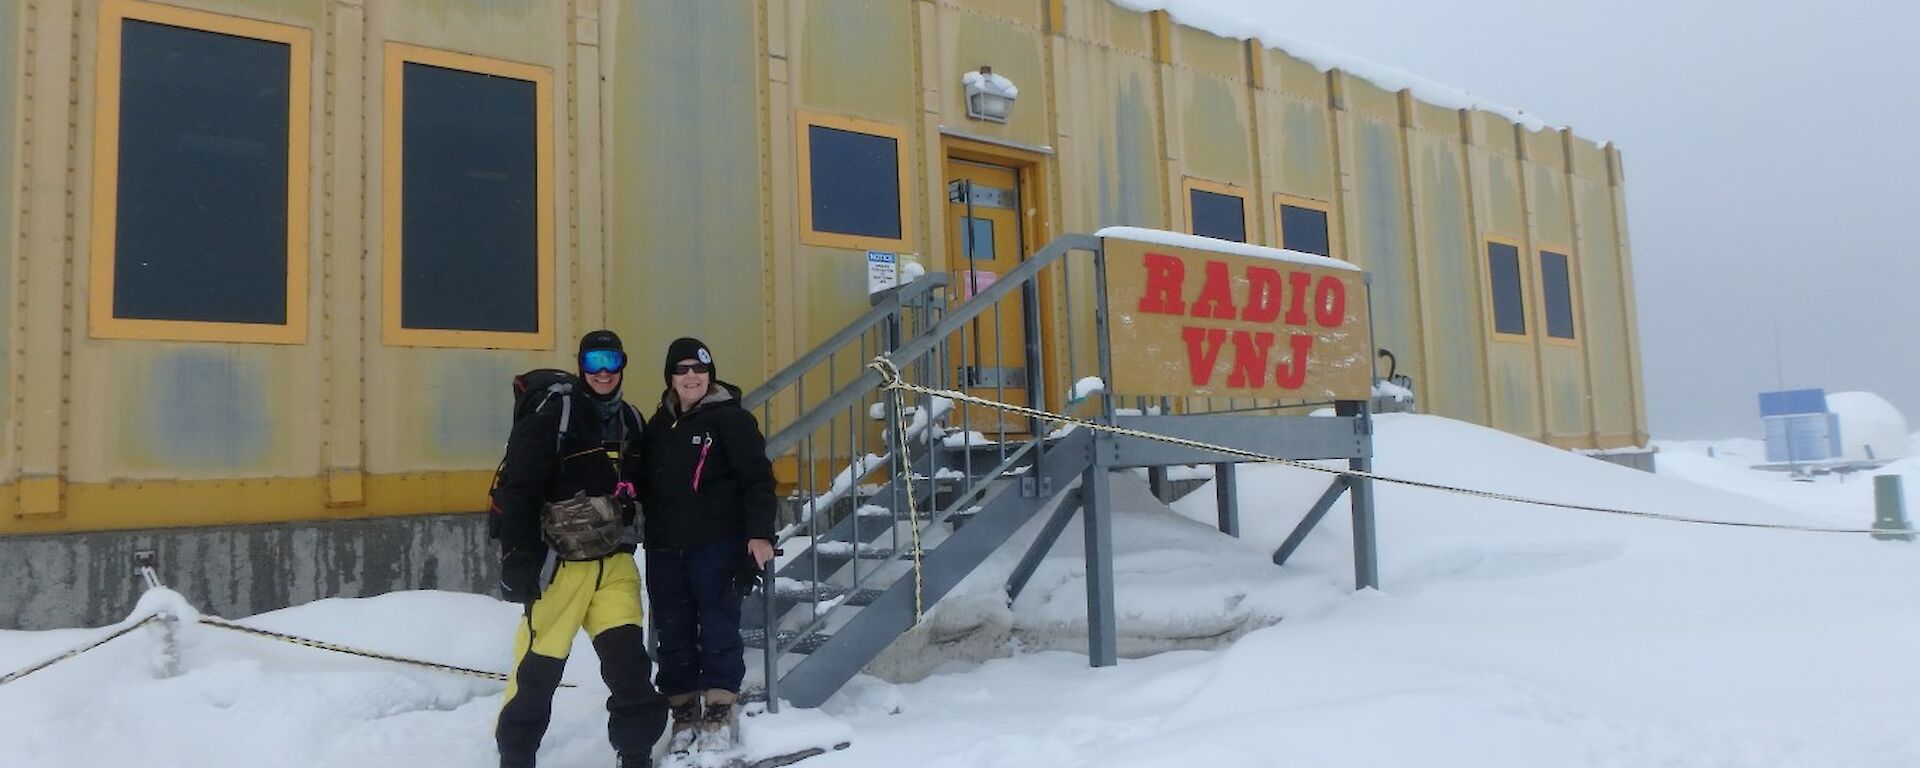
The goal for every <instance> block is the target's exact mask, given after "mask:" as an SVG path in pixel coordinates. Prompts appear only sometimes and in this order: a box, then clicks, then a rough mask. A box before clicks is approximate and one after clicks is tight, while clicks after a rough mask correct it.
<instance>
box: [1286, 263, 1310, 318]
mask: <svg viewBox="0 0 1920 768" xmlns="http://www.w3.org/2000/svg"><path fill="white" fill-rule="evenodd" d="M1287 285H1288V286H1289V287H1291V288H1293V301H1292V302H1291V303H1289V304H1288V305H1287V325H1306V324H1307V289H1309V288H1312V287H1313V275H1310V274H1307V273H1305V272H1288V273H1287Z"/></svg>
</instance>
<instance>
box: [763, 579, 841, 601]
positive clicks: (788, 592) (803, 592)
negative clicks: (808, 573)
mask: <svg viewBox="0 0 1920 768" xmlns="http://www.w3.org/2000/svg"><path fill="white" fill-rule="evenodd" d="M846 593H847V589H846V588H845V587H838V586H834V585H832V584H822V583H820V582H817V581H816V582H814V583H813V586H812V587H811V588H809V587H808V586H807V585H805V584H801V585H797V586H785V587H781V588H780V589H778V590H776V591H775V592H774V593H773V597H774V599H776V600H784V601H787V602H792V603H810V602H813V601H814V600H816V599H817V600H820V601H822V602H825V601H827V600H832V599H834V598H836V597H839V596H841V595H844V594H846Z"/></svg>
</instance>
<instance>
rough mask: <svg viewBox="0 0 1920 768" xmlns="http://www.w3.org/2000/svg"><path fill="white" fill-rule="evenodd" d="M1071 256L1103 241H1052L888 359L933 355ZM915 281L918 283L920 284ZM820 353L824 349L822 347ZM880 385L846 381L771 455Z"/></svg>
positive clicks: (770, 451)
mask: <svg viewBox="0 0 1920 768" xmlns="http://www.w3.org/2000/svg"><path fill="white" fill-rule="evenodd" d="M1069 251H1093V252H1095V253H1098V252H1099V251H1100V238H1097V237H1094V236H1092V235H1063V236H1061V237H1059V238H1057V239H1055V240H1054V241H1053V242H1051V243H1048V244H1047V247H1045V248H1042V249H1040V252H1039V253H1037V254H1034V256H1033V258H1031V259H1028V260H1026V261H1024V262H1021V263H1020V266H1018V267H1015V268H1014V269H1012V270H1010V271H1008V272H1007V274H1006V275H1004V276H1002V277H1001V278H1000V279H999V280H998V281H996V282H995V283H994V284H993V285H990V286H987V287H986V288H985V289H983V290H981V291H980V292H979V293H976V294H974V295H973V298H971V299H968V300H967V301H965V302H963V303H962V304H960V306H957V307H954V308H953V309H951V310H949V311H948V312H947V315H946V317H945V318H943V319H942V320H941V321H940V324H939V325H937V326H935V327H934V328H932V329H931V330H928V331H926V332H923V333H921V334H920V335H918V336H915V337H914V338H913V339H912V340H910V341H907V342H905V343H904V344H901V345H900V347H899V348H898V349H895V350H893V351H892V352H891V353H889V354H888V355H887V357H888V359H891V360H913V359H916V358H918V357H920V356H921V355H925V354H927V353H928V352H931V351H932V350H933V348H934V347H936V346H939V345H940V344H941V343H942V342H943V341H945V340H946V338H947V337H949V336H952V335H953V334H955V333H958V332H959V331H960V330H961V329H962V328H963V327H965V326H966V325H967V323H969V322H971V321H972V320H973V319H974V318H976V317H979V316H980V315H982V314H985V313H986V311H987V310H989V309H991V308H993V307H994V306H995V305H996V304H998V303H999V301H1000V299H1002V298H1005V297H1006V295H1007V294H1009V293H1012V292H1014V291H1015V290H1018V289H1019V288H1020V287H1021V286H1022V285H1024V284H1026V282H1027V281H1029V280H1032V279H1033V278H1034V277H1035V276H1037V275H1039V274H1040V270H1042V269H1045V268H1047V267H1048V266H1049V265H1051V264H1053V262H1055V261H1058V260H1059V259H1060V257H1062V256H1065V255H1066V254H1067V253H1068V252H1069ZM914 282H919V281H918V280H916V281H914ZM822 348H825V347H824V346H823V347H822ZM816 351H818V350H816ZM880 384H881V378H880V374H879V373H878V372H876V371H874V370H873V369H871V368H863V369H862V370H861V374H860V376H859V377H858V378H856V379H854V380H852V381H849V382H847V385H846V386H844V387H842V388H841V389H840V391H839V392H835V393H834V394H832V395H830V396H828V397H827V399H826V400H823V401H821V402H820V404H819V405H817V406H815V407H814V409H813V410H812V411H810V412H808V413H807V414H806V415H804V416H801V417H800V418H798V419H795V420H794V421H793V422H792V423H790V424H788V425H787V426H786V427H784V428H782V429H781V430H780V431H778V432H775V433H774V434H772V435H769V436H768V437H767V455H768V456H779V455H782V454H784V453H786V452H787V449H789V448H791V447H793V446H794V445H795V444H797V443H799V442H800V440H801V438H804V437H806V436H807V435H810V434H812V433H813V431H814V430H815V429H818V428H820V426H821V425H823V424H825V423H827V422H828V421H830V420H832V419H833V418H834V417H835V416H838V415H839V414H840V413H841V412H842V411H845V410H846V409H847V408H848V407H849V406H851V405H853V404H854V403H856V402H859V401H860V400H861V399H863V398H865V397H866V396H867V395H869V394H871V393H872V392H873V391H874V390H877V389H879V388H880Z"/></svg>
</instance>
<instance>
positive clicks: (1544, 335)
mask: <svg viewBox="0 0 1920 768" xmlns="http://www.w3.org/2000/svg"><path fill="white" fill-rule="evenodd" d="M1548 253H1551V254H1555V255H1558V256H1564V257H1566V259H1567V312H1568V313H1569V314H1571V315H1572V317H1573V338H1571V339H1569V338H1563V337H1560V336H1555V335H1553V334H1551V333H1548V332H1547V272H1546V269H1545V268H1544V267H1543V266H1542V265H1541V261H1542V255H1543V254H1548ZM1533 272H1534V284H1535V285H1537V286H1539V287H1540V290H1539V291H1538V293H1539V294H1540V300H1539V301H1538V302H1536V304H1538V306H1539V315H1540V340H1541V341H1543V342H1545V343H1548V344H1552V345H1554V346H1559V347H1572V348H1576V349H1577V348H1579V347H1580V345H1581V344H1582V342H1583V341H1584V340H1585V339H1586V336H1587V334H1586V329H1585V328H1584V327H1582V326H1583V325H1584V324H1583V323H1581V322H1580V262H1579V261H1578V260H1576V259H1575V257H1574V255H1573V249H1572V248H1567V247H1565V246H1561V245H1559V244H1558V243H1546V244H1543V245H1541V246H1539V247H1538V248H1535V249H1534V251H1533Z"/></svg>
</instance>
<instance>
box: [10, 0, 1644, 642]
mask: <svg viewBox="0 0 1920 768" xmlns="http://www.w3.org/2000/svg"><path fill="white" fill-rule="evenodd" d="M982 67H991V72H992V77H989V78H980V77H974V78H969V75H970V74H976V75H977V74H978V72H979V71H980V70H981V68H982ZM1001 78H1004V80H1005V81H1006V82H1010V83H1011V84H1013V85H1014V86H1015V87H1016V88H1017V90H1018V94H1017V98H1016V99H1015V100H1014V102H1013V107H1012V109H1011V112H1010V114H1009V115H1008V116H1007V117H1006V118H1005V119H1004V121H996V120H991V119H978V118H976V117H970V116H969V111H968V96H967V89H968V86H967V80H969V79H972V80H975V81H976V82H981V81H984V82H989V83H1000V82H1002V81H1001ZM0 83H4V84H5V85H6V91H5V93H6V94H7V96H6V98H4V99H0V174H5V178H6V179H7V180H8V183H5V184H0V211H4V212H6V215H7V216H8V218H7V219H5V221H6V227H5V228H4V229H3V230H0V232H3V233H4V234H5V237H0V266H3V267H4V270H5V272H4V275H0V291H3V292H5V296H4V299H5V301H4V302H3V303H4V305H5V306H7V307H8V308H9V309H10V317H11V323H10V324H9V326H8V332H7V334H5V335H4V337H0V338H4V344H5V349H4V352H5V354H3V355H0V365H5V366H6V367H7V371H6V375H3V376H0V402H3V403H4V404H5V406H6V411H5V417H4V421H3V422H0V423H4V425H5V429H6V432H7V435H8V436H9V439H8V440H7V441H5V442H4V443H0V483H4V486H5V492H4V493H0V553H7V552H12V553H13V554H16V555H19V556H21V557H27V558H29V559H30V560H31V559H33V558H39V561H38V562H41V563H42V565H44V566H45V567H48V568H52V569H54V571H55V572H58V573H64V574H66V576H63V577H56V578H55V579H54V580H53V581H52V582H49V584H51V583H54V582H60V580H61V579H63V578H68V579H71V581H72V582H73V583H69V584H66V585H65V586H58V587H55V586H49V585H48V584H41V585H15V586H0V598H9V599H0V605H13V606H15V607H14V608H13V609H11V610H12V613H9V612H8V611H9V609H7V608H0V626H26V625H44V624H48V623H71V622H76V621H81V620H93V621H99V620H103V619H109V618H117V616H118V615H119V614H118V613H117V612H116V611H117V610H121V609H123V607H124V606H120V607H116V606H114V605H110V604H108V603H110V602H111V601H109V600H107V599H105V598H100V597H98V596H88V593H87V588H86V586H85V584H86V582H87V581H88V579H89V578H93V577H90V576H88V574H90V573H96V574H97V573H106V574H112V578H113V579H119V578H120V576H119V574H122V573H124V572H125V570H126V567H127V565H128V560H127V557H128V556H129V553H130V552H131V551H132V550H138V549H156V548H157V549H158V550H160V555H161V557H162V560H163V561H165V559H166V558H167V557H168V552H175V553H177V556H176V559H178V558H181V557H193V558H195V559H196V561H198V560H204V559H206V557H207V555H208V554H210V553H215V552H218V553H221V554H220V556H221V557H223V558H228V559H230V560H232V561H233V562H232V563H231V564H230V566H223V567H227V568H228V570H225V571H220V574H223V575H211V574H201V575H199V576H195V577H193V578H200V579H204V580H205V581H206V582H207V583H209V584H212V585H213V586H211V587H209V589H211V590H213V593H214V594H215V598H214V602H215V603H218V604H220V605H226V606H231V607H246V606H253V607H270V606H268V604H271V603H274V602H276V601H278V602H281V603H285V602H301V601H304V600H306V599H311V598H312V597H314V596H317V595H324V594H363V593H367V592H375V591H381V590H383V589H388V588H395V587H399V586H408V585H413V586H418V585H422V584H435V583H438V584H449V585H451V584H461V583H467V582H470V581H472V580H473V579H474V578H475V574H477V573H481V572H484V571H485V569H486V568H488V567H490V557H491V552H490V550H489V549H488V547H487V545H486V543H485V542H484V540H483V539H482V537H481V535H480V534H478V533H476V532H475V531H474V530H473V526H472V525H470V524H469V523H468V522H466V521H467V520H469V519H470V517H471V516H454V517H443V516H444V515H451V514H453V513H463V512H470V511H473V510H477V509H480V508H482V507H483V506H484V504H485V500H484V497H485V491H486V485H487V483H488V481H489V480H490V478H491V470H492V469H493V467H494V464H495V462H496V461H497V460H498V459H499V454H500V447H501V444H502V441H503V438H504V435H505V434H506V430H507V426H508V424H507V405H508V396H507V386H506V383H507V381H508V380H509V378H510V377H511V375H512V374H513V373H515V372H518V371H521V370H525V369H528V368H533V367H541V366H552V365H564V361H565V360H566V359H567V358H568V356H569V355H570V353H571V351H572V346H571V345H572V343H573V340H574V339H575V338H577V337H578V336H579V335H580V334H581V333H582V332H584V331H586V330H590V329H593V328H597V327H603V326H604V327H611V328H613V329H615V330H617V331H619V332H620V333H622V334H623V335H624V336H625V337H626V338H627V340H628V344H629V350H630V351H632V352H633V354H634V358H635V359H636V360H637V361H638V363H637V364H636V366H635V368H634V369H633V375H632V376H630V377H629V384H628V389H627V392H628V397H629V399H631V400H633V401H635V402H638V403H648V402H650V401H651V399H652V394H651V392H652V387H653V383H652V379H651V370H652V369H651V366H652V361H653V360H654V359H655V355H656V354H657V353H656V352H655V350H661V349H664V347H665V344H666V342H667V341H668V340H670V339H672V338H674V337H676V336H679V335H684V334H695V335H698V336H700V337H702V338H703V339H705V340H706V341H708V342H709V343H710V344H712V345H713V347H714V349H715V350H716V352H717V353H718V354H719V355H720V357H721V360H720V363H721V365H722V367H723V369H724V370H723V374H724V377H725V378H726V379H728V380H730V381H734V382H736V383H739V384H741V385H743V386H745V387H748V388H751V387H753V386H754V385H756V384H758V383H759V382H760V381H761V380H763V379H764V378H765V377H766V376H768V375H769V374H771V373H772V372H773V371H775V370H777V369H779V368H780V367H782V366H783V365H785V364H786V363H788V362H790V361H792V360H794V359H796V358H797V357H799V356H800V355H802V354H804V353H805V352H806V351H808V350H809V349H811V348H812V346H813V345H814V344H815V343H817V342H818V341H820V340H821V339H823V338H824V337H826V336H827V335H829V334H831V333H833V332H834V331H835V330H836V329H837V328H839V327H840V326H841V324H843V323H845V322H846V321H847V320H848V319H850V318H852V317H854V316H855V315H857V314H859V313H860V312H862V311H864V310H865V309H866V307H867V282H866V271H867V252H868V251H869V250H879V251H887V252H894V253H899V254H902V255H903V256H902V258H904V259H905V260H908V261H917V262H919V263H920V264H922V265H923V266H924V267H926V268H927V269H928V270H930V271H948V270H951V269H954V268H957V266H958V264H959V262H961V261H963V259H961V257H959V256H957V255H956V254H957V253H958V252H959V248H960V247H961V237H960V235H959V233H960V229H961V223H962V222H963V221H967V220H969V219H968V217H967V216H965V215H963V214H962V213H961V211H962V210H963V206H962V205H961V204H960V203H954V202H949V200H950V199H951V198H950V197H949V188H950V184H951V183H952V182H955V181H961V180H965V181H968V182H971V184H972V185H973V187H974V188H979V189H982V190H985V191H986V193H987V194H985V195H983V196H971V197H969V198H968V199H969V201H971V202H975V203H978V204H979V206H981V207H982V208H983V209H992V210H991V211H989V212H988V213H982V214H979V215H975V216H973V217H972V218H971V221H972V224H971V225H970V226H972V227H974V228H975V229H974V230H973V231H975V232H976V233H977V234H978V235H979V236H980V237H979V238H978V240H979V242H982V243H991V244H993V248H992V249H991V250H992V251H993V256H992V257H991V258H989V259H987V260H986V262H985V263H984V264H981V263H979V262H976V269H980V268H981V267H984V270H982V273H987V272H993V271H1001V272H1004V270H1005V269H1007V268H1010V267H1011V265H1013V264H1015V263H1017V262H1018V261H1019V259H1020V258H1022V257H1023V255H1025V254H1029V253H1032V252H1034V251H1036V250H1038V249H1039V248H1040V247H1041V246H1042V245H1044V244H1045V243H1047V242H1048V241H1049V240H1051V239H1052V238H1053V237H1055V236H1058V235H1063V234H1068V233H1085V232H1091V231H1094V230H1096V229H1098V228H1100V227H1103V226H1109V225H1121V224H1125V225H1135V226H1144V227H1153V228H1163V229H1173V230H1180V231H1188V232H1197V233H1201V234H1208V235H1212V236H1216V237H1224V238H1227V239H1240V240H1244V241H1247V242H1251V243H1257V244H1266V245H1276V246H1284V247H1289V248H1293V249H1296V250H1307V251H1313V252H1318V253H1324V254H1327V255H1331V256H1334V257H1337V258H1341V259H1346V260H1349V261H1352V262H1354V263H1356V264H1358V265H1360V266H1362V267H1363V268H1365V269H1367V270H1368V271H1369V272H1370V273H1371V274H1372V276H1373V284H1372V295H1373V315H1374V319H1375V322H1374V325H1375V329H1376V331H1375V333H1376V341H1377V344H1378V346H1380V347H1383V348H1386V349H1390V350H1392V351H1393V353H1394V354H1395V355H1396V357H1397V359H1398V361H1399V370H1400V371H1401V372H1402V373H1407V374H1410V375H1411V376H1412V379H1413V382H1414V384H1415V389H1416V391H1417V394H1418V398H1419V402H1420V405H1421V409H1422V410H1424V411H1426V412H1430V413H1437V414H1441V415H1445V416H1450V417H1454V418H1460V419H1465V420H1468V421H1474V422H1478V423H1482V424H1488V425H1491V426H1494V427H1497V428H1500V429H1503V430H1506V431H1509V432H1512V433H1515V434H1518V435H1523V436H1526V437H1531V438H1535V439H1539V440H1543V441H1546V442H1549V443H1552V444H1555V445H1561V446H1567V447H1615V446H1623V445H1637V444H1641V443H1643V442H1644V441H1645V437H1646V416H1645V409H1644V405H1643V399H1642V396H1641V389H1640V381H1641V376H1640V371H1639V353H1638V341H1637V339H1636V337H1635V321H1634V310H1633V300H1632V292H1631V285H1632V281H1631V271H1630V263H1629V258H1628V248H1627V235H1626V233H1627V229H1626V222H1625V219H1624V211H1625V202H1624V197H1623V194H1624V193H1623V186H1622V176H1621V164H1620V155H1619V152H1618V151H1617V150H1616V149H1614V148H1612V147H1609V146H1604V145H1600V144H1596V143H1594V142H1592V141H1589V140H1587V139H1584V138H1580V137H1578V136H1575V135H1574V134H1573V133H1572V132H1570V131H1567V130H1546V131H1530V130H1528V129H1527V128H1525V127H1523V126H1517V125H1515V124H1514V123H1512V122H1510V121H1509V120H1507V119H1505V118H1503V117H1501V116H1499V115H1497V114H1494V113H1490V112H1485V111H1479V110H1456V109H1448V108H1443V107H1439V106H1435V105H1433V104H1430V103H1426V102H1423V101H1421V100H1419V99H1418V98H1416V97H1415V96H1414V95H1413V94H1411V93H1409V92H1397V93H1396V92H1390V91H1386V90H1382V89H1380V88H1379V87H1376V86H1374V85H1372V84H1370V83H1369V82H1367V81H1365V80H1364V79H1361V78H1359V77H1356V76H1353V75H1350V74H1348V73H1345V72H1342V71H1340V70H1337V69H1336V70H1333V71H1328V72H1323V71H1319V70H1317V69H1316V68H1315V67H1313V66H1311V65H1309V64H1308V63H1306V62H1303V61H1301V60H1299V59H1296V58H1294V57H1292V56H1290V55H1288V54H1287V53H1286V52H1284V51H1280V50H1275V49H1272V48H1267V47H1264V46H1262V45H1261V44H1259V43H1258V42H1257V41H1251V42H1242V41H1236V40H1230V39H1223V38H1220V37H1216V36H1213V35H1211V34H1209V33H1206V32H1203V31H1198V30H1195V29H1191V28H1187V27H1184V26H1181V25H1178V24H1175V23H1173V22H1172V21H1171V20H1170V19H1169V18H1168V16H1167V15H1166V14H1164V13H1160V12H1154V13H1135V12H1131V11H1127V10H1124V9H1121V8H1119V7H1117V6H1114V5H1111V4H1110V3H1109V2H1108V0H715V1H713V2H704V1H703V2H698V3H692V2H685V1H684V0H508V1H506V2H499V1H495V2H480V1H478V0H407V1H406V2H399V1H398V0H172V1H171V2H168V3H164V4H163V3H157V2H147V1H145V0H33V1H32V2H14V3H5V4H0ZM970 194H971V193H970ZM982 221H987V222H991V223H988V224H986V225H984V226H985V229H981V228H980V227H982V226H983V225H982V224H981V223H980V222H982ZM1057 306H1058V302H1043V310H1044V311H1046V312H1057V311H1060V310H1059V309H1057ZM1052 320H1053V319H1052V318H1046V319H1045V321H1046V322H1052ZM1061 389H1063V386H1054V387H1051V390H1052V391H1059V390H1061ZM1056 405H1057V404H1056ZM333 521H340V522H333ZM345 521H357V522H345ZM383 521H384V522H383ZM263 524H283V525H263ZM197 526H225V527H222V528H218V529H213V531H209V530H206V529H194V527H197ZM423 526H425V527H423ZM195 530H199V531H200V532H199V533H195V532H194V531H195ZM214 531H217V532H218V533H217V534H216V533H215V532H214ZM343 531H350V532H351V533H352V538H353V539H354V540H352V541H348V540H346V539H343V536H346V534H343V533H342V532H343ZM86 532H124V533H120V534H113V535H106V534H102V535H101V536H100V537H95V538H87V537H79V536H72V535H71V534H79V533H86ZM361 539H371V540H374V543H373V544H368V543H367V542H366V541H361ZM316 542H317V543H316ZM368 546H373V547H375V549H371V550H369V549H366V547H368ZM236 549H238V550H239V552H238V554H235V550H236ZM8 559H9V560H12V559H14V558H13V557H9V558H8ZM279 559H294V560H298V561H299V562H300V565H297V566H289V567H293V568H295V570H299V569H306V571H310V572H311V573H312V574H323V575H306V576H302V575H299V574H293V575H288V572H287V570H286V568H285V567H280V566H274V567H280V571H279V572H280V573H281V575H280V576H276V577H272V578H269V577H268V576H266V575H262V574H257V573H256V571H258V570H259V569H260V568H264V567H267V566H266V565H265V564H266V563H269V562H273V561H276V560H279ZM361 560H365V561H366V562H360V561H361ZM343 561H351V562H343ZM376 562H377V563H378V564H379V565H380V568H379V569H374V570H380V569H385V570H382V571H381V573H385V571H391V572H392V573H391V574H390V575H380V576H370V575H366V574H365V573H360V574H358V575H342V574H341V571H342V569H353V568H356V567H359V568H360V570H362V571H365V570H367V569H368V566H369V565H370V564H374V563H376ZM181 567H183V568H184V567H185V566H184V565H182V566H181ZM196 567H202V566H196ZM222 579H227V580H229V581H231V582H232V583H231V584H226V585H225V586H221V584H223V583H224V582H222ZM96 581H97V579H96ZM256 581H258V582H271V585H270V586H260V585H259V584H258V583H255V582H256ZM61 583H64V582H61ZM98 583H108V582H105V581H98ZM111 583H118V582H117V581H114V582H111ZM128 589H129V590H130V589H131V587H130V586H129V588H128ZM11 598H18V599H11ZM76 602H78V603H85V605H75V604H74V603H76ZM220 605H216V606H215V607H220Z"/></svg>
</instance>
